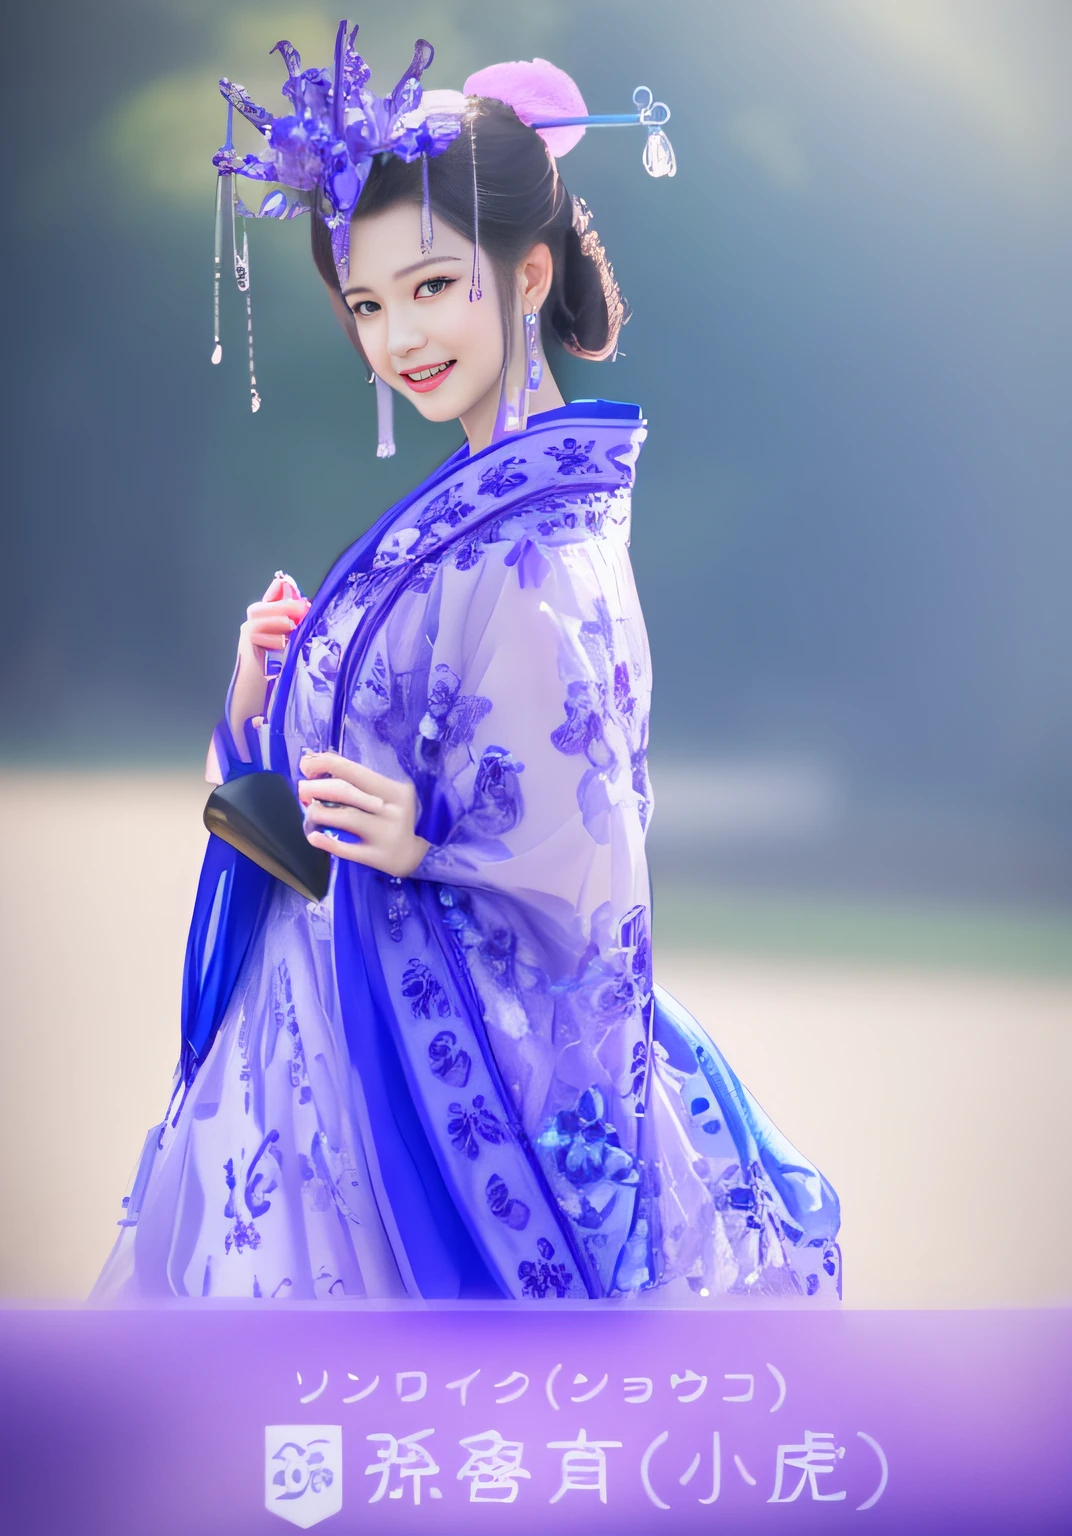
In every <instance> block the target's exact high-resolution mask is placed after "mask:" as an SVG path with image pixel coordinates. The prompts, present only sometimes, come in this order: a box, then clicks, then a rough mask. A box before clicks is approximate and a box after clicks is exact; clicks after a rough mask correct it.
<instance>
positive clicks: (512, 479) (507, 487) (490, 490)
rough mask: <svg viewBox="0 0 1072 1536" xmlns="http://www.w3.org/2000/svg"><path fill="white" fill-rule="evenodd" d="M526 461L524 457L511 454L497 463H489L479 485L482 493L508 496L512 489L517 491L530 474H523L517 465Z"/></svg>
mask: <svg viewBox="0 0 1072 1536" xmlns="http://www.w3.org/2000/svg"><path fill="white" fill-rule="evenodd" d="M524 462H525V460H524V459H519V458H516V457H515V456H514V455H513V454H511V456H510V457H509V458H508V459H501V460H500V461H499V462H498V463H497V464H489V465H488V467H487V469H486V470H485V471H484V473H483V474H482V475H481V476H480V482H479V484H478V486H477V490H478V491H479V493H480V495H481V496H496V497H502V496H508V495H509V494H510V492H511V491H516V490H517V489H518V487H519V486H522V485H524V484H525V482H526V481H527V480H528V476H527V475H525V474H522V472H521V470H520V469H518V468H517V465H519V464H524Z"/></svg>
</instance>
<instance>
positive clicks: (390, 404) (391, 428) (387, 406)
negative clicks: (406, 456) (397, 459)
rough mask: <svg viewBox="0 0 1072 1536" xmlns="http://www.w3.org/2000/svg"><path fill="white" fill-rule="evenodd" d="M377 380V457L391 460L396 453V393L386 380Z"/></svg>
mask: <svg viewBox="0 0 1072 1536" xmlns="http://www.w3.org/2000/svg"><path fill="white" fill-rule="evenodd" d="M374 378H375V380H376V436H377V439H378V441H377V443H376V457H377V458H378V459H390V458H393V457H394V451H395V392H394V390H393V389H392V388H391V386H390V384H388V382H387V380H386V379H381V378H380V376H379V374H378V373H377V374H375V375H374Z"/></svg>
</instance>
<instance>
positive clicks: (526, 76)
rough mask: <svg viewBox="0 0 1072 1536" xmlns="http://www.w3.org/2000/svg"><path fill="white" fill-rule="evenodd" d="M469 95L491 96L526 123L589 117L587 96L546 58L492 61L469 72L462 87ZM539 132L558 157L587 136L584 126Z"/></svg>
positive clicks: (564, 72)
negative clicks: (547, 119)
mask: <svg viewBox="0 0 1072 1536" xmlns="http://www.w3.org/2000/svg"><path fill="white" fill-rule="evenodd" d="M463 90H464V91H465V94H466V95H467V96H490V97H491V98H492V100H494V101H503V102H505V103H506V105H507V106H508V107H513V109H514V111H515V112H516V113H517V115H518V117H519V118H520V119H521V121H522V122H523V123H529V124H531V123H533V122H539V120H540V119H541V118H544V117H587V116H588V108H587V107H586V106H585V104H584V97H583V96H582V95H581V93H580V91H579V90H578V89H577V85H576V82H575V81H573V80H572V79H571V78H570V76H569V75H567V74H566V71H565V70H564V69H559V68H558V66H557V65H556V64H550V63H549V62H548V61H547V59H533V60H532V61H531V62H529V61H527V60H525V59H520V60H518V61H517V62H516V63H513V64H489V65H488V67H487V69H478V70H477V72H476V74H475V75H470V76H469V78H468V80H467V81H466V82H465V85H464V86H463ZM536 132H537V133H538V134H539V135H540V138H541V139H542V140H543V141H544V143H545V144H546V145H547V148H548V149H549V150H550V151H551V153H552V154H553V155H554V156H555V158H556V159H558V157H559V156H561V155H565V154H568V153H569V151H570V150H571V149H572V148H573V146H574V145H575V144H579V143H580V141H581V139H583V137H584V129H583V128H537V130H536Z"/></svg>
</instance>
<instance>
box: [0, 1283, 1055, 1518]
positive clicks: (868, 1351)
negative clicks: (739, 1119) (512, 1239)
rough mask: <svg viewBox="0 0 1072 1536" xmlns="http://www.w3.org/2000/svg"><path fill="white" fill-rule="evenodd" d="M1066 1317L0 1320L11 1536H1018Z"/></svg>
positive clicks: (335, 1313)
mask: <svg viewBox="0 0 1072 1536" xmlns="http://www.w3.org/2000/svg"><path fill="white" fill-rule="evenodd" d="M1070 1366H1072V1312H1069V1311H1033V1312H960V1313H957V1312H940V1313H934V1312H849V1311H843V1312H838V1311H830V1312H821V1313H803V1312H791V1311H768V1310H763V1311H736V1310H735V1311H718V1312H685V1311H682V1312H654V1311H631V1310H609V1309H606V1310H605V1309H601V1308H599V1307H592V1306H589V1307H580V1308H576V1309H572V1308H570V1309H561V1310H556V1311H555V1312H554V1313H552V1312H551V1311H550V1310H549V1309H548V1310H543V1309H534V1308H524V1307H512V1306H501V1307H498V1308H495V1309H484V1308H472V1309H467V1308H461V1309H449V1310H448V1309H438V1308H437V1309H427V1308H423V1307H421V1308H413V1309H392V1310H379V1309H376V1308H372V1307H361V1308H347V1309H339V1310H335V1309H332V1310H330V1311H328V1310H312V1309H310V1310H300V1309H295V1308H292V1307H290V1306H287V1307H286V1308H281V1307H280V1308H271V1307H269V1308H266V1309H263V1310H262V1309H256V1310H249V1309H238V1308H230V1307H223V1306H219V1307H216V1306H212V1305H206V1304H205V1303H203V1302H202V1303H197V1304H196V1305H194V1306H190V1307H178V1308H169V1309H166V1310H160V1311H145V1312H105V1311H89V1310H87V1311H80V1312H56V1311H30V1310H27V1311H7V1312H4V1313H0V1368H2V1376H3V1383H4V1391H3V1408H2V1413H3V1440H4V1445H5V1447H6V1450H7V1465H8V1474H7V1476H5V1478H4V1479H3V1485H2V1492H0V1526H2V1528H3V1530H4V1531H5V1532H8V1533H10V1536H24V1533H25V1536H30V1533H33V1536H52V1533H56V1536H59V1533H63V1536H72V1533H78V1536H97V1533H100V1536H104V1533H107V1536H127V1533H130V1536H135V1533H136V1536H145V1533H146V1532H150V1531H151V1532H153V1533H154V1536H188V1533H190V1532H195V1531H196V1532H199V1533H204V1536H215V1533H217V1532H226V1533H227V1536H247V1533H250V1536H252V1533H266V1536H270V1533H271V1532H273V1531H275V1532H278V1531H281V1530H282V1529H283V1527H282V1525H281V1524H280V1519H282V1520H285V1521H287V1522H288V1523H290V1524H292V1525H295V1526H297V1527H298V1528H299V1529H308V1528H310V1527H312V1526H314V1525H319V1524H320V1523H322V1522H323V1523H324V1525H325V1530H331V1531H338V1532H346V1531H354V1532H360V1533H366V1532H368V1533H378V1532H400V1533H402V1532H411V1531H418V1530H419V1531H426V1532H435V1531H441V1532H450V1533H458V1532H462V1531H465V1532H468V1531H470V1530H477V1531H485V1532H488V1533H492V1536H509V1533H513V1532H517V1533H519V1536H521V1533H531V1532H536V1531H540V1532H544V1531H546V1529H547V1528H548V1527H549V1526H550V1527H552V1528H553V1529H555V1530H556V1531H559V1532H563V1533H566V1532H573V1531H577V1532H580V1531H584V1532H586V1533H587V1532H600V1531H606V1532H617V1533H627V1532H628V1533H632V1532H643V1533H648V1532H658V1531H666V1532H668V1533H671V1532H672V1533H674V1536H677V1533H678V1532H688V1531H705V1532H709V1531H716V1530H724V1531H732V1532H734V1533H737V1532H751V1531H767V1530H777V1531H780V1532H789V1533H796V1532H812V1531H839V1530H845V1529H851V1530H854V1531H859V1532H860V1533H862V1536H864V1533H868V1532H876V1533H877V1532H897V1533H899V1536H903V1533H905V1532H911V1533H912V1536H918V1533H924V1532H932V1531H933V1532H958V1531H966V1530H971V1531H972V1532H973V1533H976V1536H978V1533H987V1532H995V1533H997V1532H1000V1533H1002V1536H1007V1533H1008V1532H1012V1531H1016V1532H1018V1533H1019V1532H1023V1533H1025V1536H1026V1533H1030V1536H1040V1533H1045V1532H1051V1531H1052V1532H1058V1531H1067V1530H1068V1529H1069V1528H1070V1526H1072V1498H1070V1491H1069V1489H1070V1478H1069V1473H1068V1467H1069V1454H1068V1444H1069V1440H1068V1434H1069V1428H1070V1425H1069V1415H1068V1386H1069V1381H1070V1380H1072V1370H1070Z"/></svg>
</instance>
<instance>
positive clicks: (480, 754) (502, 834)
mask: <svg viewBox="0 0 1072 1536" xmlns="http://www.w3.org/2000/svg"><path fill="white" fill-rule="evenodd" d="M532 531H535V532H536V534H537V536H536V537H535V538H534V537H532ZM438 596H439V601H438V605H437V612H436V619H435V634H434V640H433V644H432V648H431V657H430V667H429V693H428V707H427V709H426V711H425V714H424V716H423V717H422V719H421V721H420V722H419V724H418V734H419V737H420V741H419V744H418V753H417V756H418V760H419V764H418V765H419V768H422V767H423V768H425V769H426V770H427V769H430V770H431V772H430V773H429V774H427V775H426V774H423V773H420V772H418V782H419V784H420V785H421V787H422V788H423V790H424V795H423V797H422V798H423V800H426V801H427V812H428V820H429V823H430V827H431V835H433V839H434V840H433V847H432V848H431V849H430V851H429V853H428V855H427V857H426V858H425V859H424V861H423V863H422V864H421V865H420V867H419V868H418V870H417V871H416V875H417V877H418V878H422V879H429V880H435V881H438V882H442V883H444V884H447V885H450V886H457V887H461V888H472V889H474V890H479V891H483V892H487V893H491V894H497V895H499V896H501V897H505V898H508V899H510V900H511V901H512V902H514V903H519V904H522V905H523V906H524V907H525V908H527V909H528V915H529V919H530V922H531V923H532V924H533V925H534V927H535V928H537V929H539V930H540V931H542V932H544V933H546V934H547V936H548V937H549V938H550V937H551V936H552V935H556V936H557V938H559V939H563V938H565V937H566V936H567V935H568V936H569V941H568V942H567V949H568V950H570V951H577V950H578V948H579V950H580V951H583V950H584V949H585V948H587V947H588V946H590V945H597V946H600V947H605V946H606V945H607V944H608V943H611V942H614V941H615V940H616V933H615V932H614V930H615V928H616V926H617V925H618V923H620V921H621V920H622V919H623V918H624V917H625V916H626V915H627V914H628V913H629V912H630V911H631V909H632V908H634V907H635V906H636V905H637V903H638V902H643V903H647V900H648V886H647V869H646V863H645V858H644V829H645V825H646V822H647V817H648V813H649V809H650V801H651V796H650V789H649V785H648V779H647V773H646V766H645V756H646V754H645V746H646V738H647V716H648V704H649V663H648V652H647V642H646V637H645V634H644V629H643V623H642V620H641V617H640V611H639V606H638V604H637V601H636V593H635V588H634V585H633V580H632V573H631V571H630V569H629V561H628V553H627V549H626V546H625V543H624V540H621V539H619V540H614V539H612V538H609V537H607V536H596V535H593V534H588V535H587V536H585V537H583V538H577V539H572V540H568V541H567V540H559V541H555V540H554V539H553V538H551V539H547V538H544V539H541V538H540V537H539V533H538V529H537V530H529V531H524V530H523V531H521V532H520V533H519V535H518V537H517V538H515V539H514V540H512V541H509V540H500V541H497V542H495V543H492V544H490V545H489V546H486V547H485V549H484V553H483V555H482V557H481V558H480V559H479V560H478V561H477V562H476V563H475V565H474V566H471V567H469V568H467V569H464V568H459V566H458V564H456V563H455V564H452V565H450V566H448V567H446V568H445V569H444V570H443V572H442V579H441V586H440V591H439V594H438ZM562 958H563V960H564V961H565V962H566V963H570V961H569V959H568V957H567V956H563V957H562ZM577 958H579V953H578V955H577Z"/></svg>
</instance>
